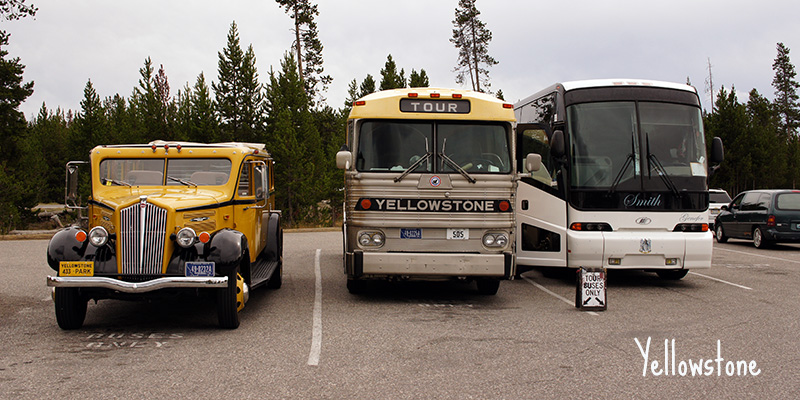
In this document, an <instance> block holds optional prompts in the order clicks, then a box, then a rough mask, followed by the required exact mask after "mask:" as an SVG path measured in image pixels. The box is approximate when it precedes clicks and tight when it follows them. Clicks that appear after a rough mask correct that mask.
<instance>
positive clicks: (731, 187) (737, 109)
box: [706, 87, 753, 193]
mask: <svg viewBox="0 0 800 400" xmlns="http://www.w3.org/2000/svg"><path fill="white" fill-rule="evenodd" d="M747 121H748V117H747V109H746V107H745V106H744V105H743V104H741V103H739V100H738V98H737V97H736V90H735V88H731V91H730V92H727V91H726V90H725V87H722V88H721V89H720V91H719V93H718V95H717V100H716V109H715V112H714V113H713V114H711V115H709V116H708V118H707V120H706V141H707V142H709V143H710V140H711V138H712V137H714V136H719V137H720V138H721V139H722V141H723V143H725V167H724V168H720V169H719V172H717V173H716V174H714V175H713V176H712V177H711V182H712V185H713V187H721V188H726V189H728V191H729V192H730V193H739V192H741V191H742V190H746V189H748V188H749V187H750V185H749V184H750V183H752V179H753V174H752V171H753V157H752V155H751V154H750V149H751V148H752V146H753V144H752V141H751V138H750V137H749V136H750V135H749V134H748V131H747V125H748V123H747Z"/></svg>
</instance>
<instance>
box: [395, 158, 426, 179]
mask: <svg viewBox="0 0 800 400" xmlns="http://www.w3.org/2000/svg"><path fill="white" fill-rule="evenodd" d="M431 155H432V153H431V152H430V151H429V152H427V153H425V155H424V156H422V157H420V158H419V160H417V161H415V162H414V163H413V164H411V166H410V167H408V168H406V170H405V171H403V173H402V174H400V176H398V177H397V178H394V181H395V183H396V182H400V181H402V180H403V178H405V177H406V176H408V174H410V173H411V171H413V170H414V169H415V168H417V167H418V166H419V165H420V164H422V163H423V162H424V161H425V160H427V159H428V158H430V157H431Z"/></svg>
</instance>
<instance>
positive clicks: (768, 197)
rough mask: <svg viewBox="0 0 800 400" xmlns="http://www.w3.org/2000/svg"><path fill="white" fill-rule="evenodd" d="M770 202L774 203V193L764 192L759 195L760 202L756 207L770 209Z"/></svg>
mask: <svg viewBox="0 0 800 400" xmlns="http://www.w3.org/2000/svg"><path fill="white" fill-rule="evenodd" d="M770 203H772V194H770V193H762V194H761V196H759V197H758V204H757V205H756V208H755V209H756V210H762V211H766V210H769V205H770Z"/></svg>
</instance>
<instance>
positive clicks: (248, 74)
mask: <svg viewBox="0 0 800 400" xmlns="http://www.w3.org/2000/svg"><path fill="white" fill-rule="evenodd" d="M218 57H219V61H218V63H217V65H218V78H219V83H218V84H216V83H212V84H211V87H212V88H213V89H214V92H215V94H216V105H217V113H218V115H219V120H220V125H221V135H220V140H223V141H234V140H235V141H244V142H252V141H256V140H257V138H258V137H259V136H261V135H262V130H263V128H262V126H261V120H262V118H261V110H262V103H263V97H262V86H261V84H259V83H258V72H257V70H256V65H255V63H256V57H255V52H254V51H253V46H252V45H251V46H249V47H248V48H247V52H244V51H242V47H241V45H240V43H239V30H238V28H237V26H236V22H233V23H231V28H230V30H229V31H228V43H227V45H226V47H225V49H223V51H222V52H220V53H218Z"/></svg>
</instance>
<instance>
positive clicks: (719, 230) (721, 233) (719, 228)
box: [714, 223, 728, 243]
mask: <svg viewBox="0 0 800 400" xmlns="http://www.w3.org/2000/svg"><path fill="white" fill-rule="evenodd" d="M714 236H716V237H717V242H718V243H725V242H727V241H728V237H727V236H725V232H724V231H723V230H722V224H720V223H717V229H716V232H715V234H714Z"/></svg>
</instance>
